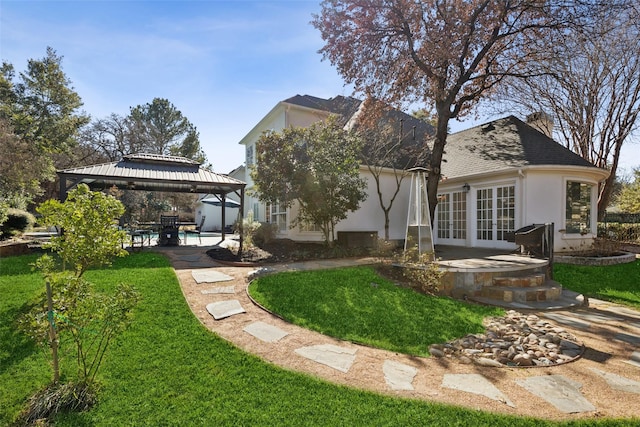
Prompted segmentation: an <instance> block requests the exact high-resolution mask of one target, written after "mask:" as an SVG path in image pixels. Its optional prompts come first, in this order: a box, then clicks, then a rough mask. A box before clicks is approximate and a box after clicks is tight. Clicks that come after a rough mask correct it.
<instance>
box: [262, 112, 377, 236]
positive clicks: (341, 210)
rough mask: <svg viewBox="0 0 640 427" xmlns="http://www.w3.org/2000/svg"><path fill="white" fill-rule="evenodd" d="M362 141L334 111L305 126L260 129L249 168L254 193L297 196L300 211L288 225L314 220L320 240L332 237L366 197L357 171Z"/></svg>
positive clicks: (270, 197) (266, 198) (269, 197)
mask: <svg viewBox="0 0 640 427" xmlns="http://www.w3.org/2000/svg"><path fill="white" fill-rule="evenodd" d="M361 144H362V140H361V138H360V137H359V136H358V135H357V134H356V133H355V132H351V131H346V130H344V129H343V128H342V127H341V126H340V125H339V124H338V120H337V117H335V116H330V117H329V118H328V119H327V120H326V121H322V122H317V123H315V124H313V125H311V127H309V128H286V129H283V130H282V132H274V131H267V132H265V133H263V134H262V135H261V137H260V139H259V140H258V142H257V144H256V160H257V162H256V166H255V168H254V169H253V170H252V171H251V177H252V178H253V180H254V182H255V184H256V187H257V193H258V197H259V198H260V200H261V201H263V202H267V203H279V204H280V205H281V206H287V207H290V206H291V205H292V204H293V203H294V202H296V203H297V204H298V206H299V213H298V217H297V218H295V219H294V221H293V222H292V226H297V225H299V224H302V223H308V224H315V225H318V226H319V227H320V228H321V229H322V232H323V234H324V238H325V242H327V243H332V242H333V241H334V240H335V226H336V224H337V223H338V222H339V221H340V220H342V219H344V218H346V216H347V213H348V212H349V211H354V210H356V209H357V208H358V206H359V204H360V202H362V201H363V200H365V198H366V193H365V191H364V190H365V187H366V182H365V181H364V180H363V179H362V178H360V173H359V172H360V162H359V161H358V158H359V154H360V152H361Z"/></svg>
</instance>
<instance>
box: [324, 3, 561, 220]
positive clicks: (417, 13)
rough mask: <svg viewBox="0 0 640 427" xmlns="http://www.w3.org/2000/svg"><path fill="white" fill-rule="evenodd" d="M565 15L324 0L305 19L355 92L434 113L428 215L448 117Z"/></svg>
mask: <svg viewBox="0 0 640 427" xmlns="http://www.w3.org/2000/svg"><path fill="white" fill-rule="evenodd" d="M568 12H569V10H568V9H566V8H564V7H562V5H556V4H555V2H553V1H551V2H549V1H545V2H534V1H526V0H521V1H491V0H450V1H444V0H425V1H419V2H418V1H414V0H325V1H324V2H323V3H322V9H321V12H320V14H319V15H317V16H315V17H314V19H313V21H312V22H313V25H314V26H315V27H316V28H317V29H319V30H320V32H321V35H322V38H323V40H324V41H325V45H324V47H323V48H322V49H321V50H320V52H321V53H322V54H323V56H324V58H325V59H328V60H329V61H330V62H331V63H332V64H333V65H335V66H337V68H338V71H339V72H340V74H342V76H343V77H344V79H345V80H346V82H347V83H351V84H353V85H354V87H355V90H356V92H359V93H362V94H364V95H365V96H371V97H374V98H376V99H379V100H381V101H383V102H386V103H389V104H392V105H396V106H397V105H399V104H405V105H406V104H410V103H420V104H422V105H426V106H429V107H430V108H431V109H433V110H435V113H436V116H437V123H436V130H435V138H434V142H433V149H432V152H431V158H430V171H429V179H428V184H427V188H428V197H429V205H430V210H431V218H434V215H433V213H434V211H435V207H436V204H437V192H438V181H439V180H440V166H441V163H442V156H443V153H444V147H445V144H446V140H447V128H448V125H449V120H450V119H452V118H456V117H462V116H464V115H465V114H468V113H469V112H470V111H472V110H473V108H474V107H475V106H476V104H477V103H478V101H479V100H480V99H482V98H483V97H488V96H490V95H491V94H492V93H493V92H494V90H495V88H496V86H497V85H498V84H500V83H501V82H502V80H503V79H504V78H505V76H509V75H520V73H521V71H522V70H525V69H526V68H527V67H526V65H527V64H529V63H530V62H532V61H536V60H537V59H538V58H537V56H538V55H537V51H536V50H533V49H531V47H532V46H537V44H535V43H532V41H533V40H537V39H539V38H543V37H545V36H546V33H547V32H548V31H549V30H551V29H555V28H558V27H559V26H560V24H561V21H562V20H563V19H564V17H565V13H566V18H571V14H569V13H568Z"/></svg>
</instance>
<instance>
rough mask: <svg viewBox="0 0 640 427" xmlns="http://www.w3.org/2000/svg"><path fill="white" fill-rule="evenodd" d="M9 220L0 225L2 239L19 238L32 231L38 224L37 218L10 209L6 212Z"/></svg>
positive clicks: (18, 210)
mask: <svg viewBox="0 0 640 427" xmlns="http://www.w3.org/2000/svg"><path fill="white" fill-rule="evenodd" d="M6 216H7V219H6V221H5V222H4V223H3V224H2V225H0V234H1V236H2V238H3V239H4V238H8V237H12V236H19V235H21V234H23V233H24V232H25V231H28V230H31V229H32V228H33V225H34V224H35V223H36V217H35V216H33V215H32V214H30V213H29V212H27V211H23V210H21V209H15V208H9V209H7V211H6Z"/></svg>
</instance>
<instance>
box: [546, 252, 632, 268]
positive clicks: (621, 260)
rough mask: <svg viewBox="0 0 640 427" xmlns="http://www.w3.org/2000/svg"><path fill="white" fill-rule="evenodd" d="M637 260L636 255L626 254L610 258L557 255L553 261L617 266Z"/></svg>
mask: <svg viewBox="0 0 640 427" xmlns="http://www.w3.org/2000/svg"><path fill="white" fill-rule="evenodd" d="M635 260H636V254H634V253H631V252H625V253H622V254H620V255H614V256H609V257H604V256H603V257H590V256H579V255H555V256H554V257H553V261H554V262H557V263H560V264H574V265H616V264H627V263H630V262H634V261H635Z"/></svg>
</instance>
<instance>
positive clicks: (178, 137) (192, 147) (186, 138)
mask: <svg viewBox="0 0 640 427" xmlns="http://www.w3.org/2000/svg"><path fill="white" fill-rule="evenodd" d="M127 126H128V129H127V132H128V140H129V144H130V145H131V147H136V148H137V149H139V148H142V149H144V150H145V151H146V152H148V153H153V154H164V155H172V156H183V157H187V158H189V159H192V160H197V161H200V162H202V163H204V162H205V161H206V156H205V154H204V152H203V151H202V148H201V147H200V137H199V134H198V132H197V130H196V128H195V126H194V125H193V124H192V123H191V122H190V121H189V120H188V119H187V118H186V117H184V116H183V115H182V113H181V112H180V110H178V109H177V108H176V107H175V106H174V105H173V104H172V103H170V102H169V101H168V100H167V99H162V98H154V99H153V101H152V102H151V103H147V104H144V105H138V106H136V107H134V108H132V109H131V112H130V113H129V116H128V117H127ZM127 154H129V153H127Z"/></svg>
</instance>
